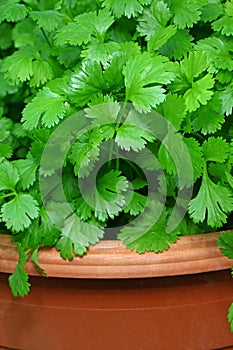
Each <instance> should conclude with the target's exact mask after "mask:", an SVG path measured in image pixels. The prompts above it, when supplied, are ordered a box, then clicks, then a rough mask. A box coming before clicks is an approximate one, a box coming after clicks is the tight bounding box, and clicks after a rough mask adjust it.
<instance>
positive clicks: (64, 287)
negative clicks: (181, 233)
mask: <svg viewBox="0 0 233 350" xmlns="http://www.w3.org/2000/svg"><path fill="white" fill-rule="evenodd" d="M217 235H218V234H217V233H213V234H205V235H195V236H187V237H182V238H181V239H180V241H179V242H178V243H177V244H175V245H173V246H172V247H171V249H170V250H168V251H167V252H163V253H162V254H153V253H146V254H143V255H138V254H137V253H135V252H131V251H129V250H127V249H125V248H124V246H123V245H122V244H121V243H120V242H118V241H103V242H101V243H99V244H97V245H96V246H95V247H92V248H90V250H89V252H88V254H87V255H86V256H85V257H84V258H76V259H74V260H73V261H72V262H68V261H64V260H62V259H61V258H60V256H59V253H57V252H56V251H55V250H54V249H43V250H42V251H41V252H40V255H39V261H40V263H41V265H42V267H43V268H45V270H46V272H47V273H48V275H49V276H50V278H48V279H46V278H44V277H41V276H40V277H39V273H38V271H37V270H36V268H35V267H34V265H33V264H32V263H31V262H29V263H28V266H27V270H28V272H29V273H30V275H32V276H34V277H31V279H30V282H31V284H32V288H31V292H30V294H29V295H28V296H27V297H25V298H23V299H21V298H17V299H15V298H13V297H12V296H11V293H10V290H9V287H8V281H7V279H8V276H9V275H8V274H9V273H11V272H12V271H13V269H14V266H15V263H16V260H17V251H16V248H15V246H14V244H13V243H11V241H10V237H8V236H4V235H1V236H0V271H1V274H0V310H1V311H0V346H2V347H3V348H4V347H8V348H11V349H23V350H24V349H25V350H29V349H30V350H37V349H43V350H44V349H45V350H46V349H52V350H53V349H56V350H59V349H73V348H74V349H75V348H83V349H85V350H89V349H92V350H93V349H96V350H99V349H101V350H105V349H106V350H107V349H111V350H115V349H116V350H121V349H127V350H128V349H129V350H131V349H132V350H134V349H142V350H144V349H145V350H154V349H159V350H160V349H161V350H163V349H164V350H167V349H168V350H170V349H175V350H176V349H177V350H182V349H184V350H188V349H193V350H202V349H203V350H206V349H221V348H224V347H231V346H233V334H232V333H231V332H230V330H229V326H228V323H227V319H226V314H227V309H228V307H229V305H230V304H231V302H232V301H233V293H232V286H233V281H232V278H231V274H230V271H229V268H230V267H231V265H232V261H230V260H228V259H227V258H225V257H224V256H223V255H222V254H221V253H220V252H219V250H218V247H217V245H216V238H217ZM145 277H150V278H145Z"/></svg>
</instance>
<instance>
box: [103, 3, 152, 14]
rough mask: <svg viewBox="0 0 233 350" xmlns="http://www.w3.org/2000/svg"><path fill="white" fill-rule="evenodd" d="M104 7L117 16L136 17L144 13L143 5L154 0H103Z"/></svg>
mask: <svg viewBox="0 0 233 350" xmlns="http://www.w3.org/2000/svg"><path fill="white" fill-rule="evenodd" d="M102 1H103V7H106V8H107V9H108V10H111V11H112V12H113V14H114V16H115V17H117V18H120V17H122V16H126V17H128V18H131V17H135V16H136V15H137V14H138V13H142V11H143V5H149V4H150V3H151V1H152V0H102Z"/></svg>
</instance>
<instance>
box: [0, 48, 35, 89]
mask: <svg viewBox="0 0 233 350" xmlns="http://www.w3.org/2000/svg"><path fill="white" fill-rule="evenodd" d="M37 57H38V51H37V49H36V48H35V47H32V46H27V47H24V48H21V49H19V50H18V51H15V52H14V53H13V54H12V55H11V56H7V57H6V58H5V59H4V61H3V64H2V68H1V71H2V72H3V73H5V75H4V76H5V78H6V79H7V80H8V81H9V82H10V83H11V84H13V85H15V84H19V83H20V82H24V81H27V80H30V79H31V77H32V76H33V68H32V62H33V60H34V59H36V58H37Z"/></svg>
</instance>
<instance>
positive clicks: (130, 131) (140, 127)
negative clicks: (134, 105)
mask: <svg viewBox="0 0 233 350" xmlns="http://www.w3.org/2000/svg"><path fill="white" fill-rule="evenodd" d="M154 139H155V136H154V135H153V134H152V133H151V132H150V128H149V126H148V125H147V124H146V122H144V120H143V118H141V115H140V114H138V113H136V112H135V111H133V110H131V111H130V112H129V114H128V116H127V118H126V120H125V121H124V123H123V124H122V125H121V126H120V127H119V128H118V129H117V132H116V137H115V141H116V143H117V144H118V146H119V147H120V148H122V149H125V150H126V151H129V150H130V149H132V150H134V151H135V152H138V151H139V150H141V149H143V148H144V147H145V145H146V144H147V143H148V142H152V141H154Z"/></svg>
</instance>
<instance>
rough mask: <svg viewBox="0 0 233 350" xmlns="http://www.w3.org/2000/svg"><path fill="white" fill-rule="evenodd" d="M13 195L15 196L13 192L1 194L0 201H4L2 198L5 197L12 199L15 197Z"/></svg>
mask: <svg viewBox="0 0 233 350" xmlns="http://www.w3.org/2000/svg"><path fill="white" fill-rule="evenodd" d="M15 195H16V193H15V192H11V193H7V194H3V195H2V196H0V199H4V198H6V197H12V196H15Z"/></svg>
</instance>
